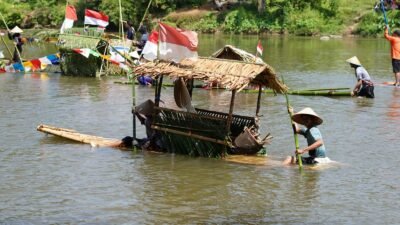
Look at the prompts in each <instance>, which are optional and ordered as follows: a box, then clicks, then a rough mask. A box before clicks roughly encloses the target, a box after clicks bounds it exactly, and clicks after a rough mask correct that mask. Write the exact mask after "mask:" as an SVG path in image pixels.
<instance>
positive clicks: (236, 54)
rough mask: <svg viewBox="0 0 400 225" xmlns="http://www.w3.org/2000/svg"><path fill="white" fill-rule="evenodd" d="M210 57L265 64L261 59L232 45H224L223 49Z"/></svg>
mask: <svg viewBox="0 0 400 225" xmlns="http://www.w3.org/2000/svg"><path fill="white" fill-rule="evenodd" d="M211 57H212V58H218V59H231V60H238V61H243V62H249V63H265V62H264V61H263V60H262V59H261V58H259V57H256V56H255V55H253V54H251V53H248V52H246V51H244V50H243V49H240V48H236V47H234V46H232V45H225V46H224V47H223V48H221V49H219V50H218V51H216V52H214V53H213V54H212V55H211Z"/></svg>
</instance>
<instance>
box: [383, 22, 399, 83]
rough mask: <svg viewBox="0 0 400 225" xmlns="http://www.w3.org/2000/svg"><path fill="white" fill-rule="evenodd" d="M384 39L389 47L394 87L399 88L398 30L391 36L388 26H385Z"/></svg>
mask: <svg viewBox="0 0 400 225" xmlns="http://www.w3.org/2000/svg"><path fill="white" fill-rule="evenodd" d="M385 38H386V39H387V40H388V41H389V42H390V45H391V50H390V53H391V57H392V68H393V73H394V79H395V82H394V84H393V85H394V86H400V30H395V31H393V35H390V34H389V26H388V25H386V26H385Z"/></svg>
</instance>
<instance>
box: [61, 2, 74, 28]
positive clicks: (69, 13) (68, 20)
mask: <svg viewBox="0 0 400 225" xmlns="http://www.w3.org/2000/svg"><path fill="white" fill-rule="evenodd" d="M77 20H78V17H77V16H76V10H75V7H74V6H72V5H67V7H66V8H65V20H64V22H63V24H62V26H61V30H60V33H61V34H62V33H64V30H65V29H69V28H72V27H73V26H74V21H77Z"/></svg>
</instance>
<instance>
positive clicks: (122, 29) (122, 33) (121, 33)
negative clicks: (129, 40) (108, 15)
mask: <svg viewBox="0 0 400 225" xmlns="http://www.w3.org/2000/svg"><path fill="white" fill-rule="evenodd" d="M118 4H119V20H120V29H119V32H120V35H121V40H122V43H124V47H125V37H124V21H123V19H122V6H121V0H118Z"/></svg>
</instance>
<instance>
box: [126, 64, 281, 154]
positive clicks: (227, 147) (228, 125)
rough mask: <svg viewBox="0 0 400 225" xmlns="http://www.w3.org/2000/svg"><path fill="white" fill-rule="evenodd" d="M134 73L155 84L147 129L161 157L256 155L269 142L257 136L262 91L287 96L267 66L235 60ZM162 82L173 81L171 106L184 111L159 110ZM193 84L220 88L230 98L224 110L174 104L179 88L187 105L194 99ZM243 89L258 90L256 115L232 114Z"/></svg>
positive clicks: (152, 67) (142, 68) (150, 66)
mask: <svg viewBox="0 0 400 225" xmlns="http://www.w3.org/2000/svg"><path fill="white" fill-rule="evenodd" d="M134 73H135V74H137V75H147V76H151V77H152V78H153V79H155V80H156V85H155V99H154V105H155V106H154V111H153V117H152V118H153V120H152V124H151V128H152V129H154V130H155V131H156V132H158V134H159V136H161V141H162V143H163V148H164V151H167V152H171V153H178V154H187V155H191V156H204V157H217V158H218V157H224V156H226V155H227V154H256V153H257V152H259V151H260V150H261V149H262V148H263V147H264V145H265V144H267V143H268V142H269V140H270V136H269V134H266V135H265V136H264V135H260V133H259V124H258V121H259V111H260V107H261V97H262V95H261V94H262V88H264V87H265V88H270V89H272V90H274V91H275V92H278V93H282V92H285V91H286V90H287V87H286V86H285V85H284V84H282V83H281V82H280V81H279V80H278V79H277V76H276V74H275V71H274V69H273V68H272V67H271V66H269V65H267V64H258V63H249V62H242V61H237V60H225V59H216V58H199V59H197V60H195V61H192V60H190V59H185V60H182V61H181V62H180V63H178V64H176V63H171V62H162V61H159V62H148V63H145V64H142V65H140V66H137V67H135V68H134ZM164 77H168V78H171V79H174V80H176V81H175V87H174V88H175V90H174V97H175V102H176V103H177V105H178V106H185V107H186V109H187V110H176V109H173V108H171V107H170V108H168V107H161V106H160V98H161V90H162V88H161V87H162V83H163V78H164ZM194 80H198V81H204V82H207V83H209V82H218V83H221V84H223V85H224V86H225V87H226V88H227V89H229V90H230V91H231V93H232V94H231V100H230V106H229V108H227V109H226V111H224V112H219V111H213V110H206V109H200V108H194V107H193V108H191V107H187V105H188V104H182V102H180V103H179V101H180V100H179V99H180V97H182V96H181V95H180V94H179V93H178V92H177V91H176V88H177V86H178V85H177V84H180V83H182V84H184V87H185V88H187V89H185V90H186V92H187V93H188V94H189V95H190V97H189V100H190V99H191V97H192V94H195V93H193V86H194V85H193V83H194ZM248 85H254V86H257V87H259V92H258V96H257V105H255V106H254V107H255V114H254V116H247V115H238V114H234V106H235V96H236V94H237V93H238V92H240V91H241V90H243V89H244V88H246V87H247V86H248ZM179 86H182V85H179ZM255 97H256V96H255ZM174 108H175V107H174ZM133 113H135V112H133Z"/></svg>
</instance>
